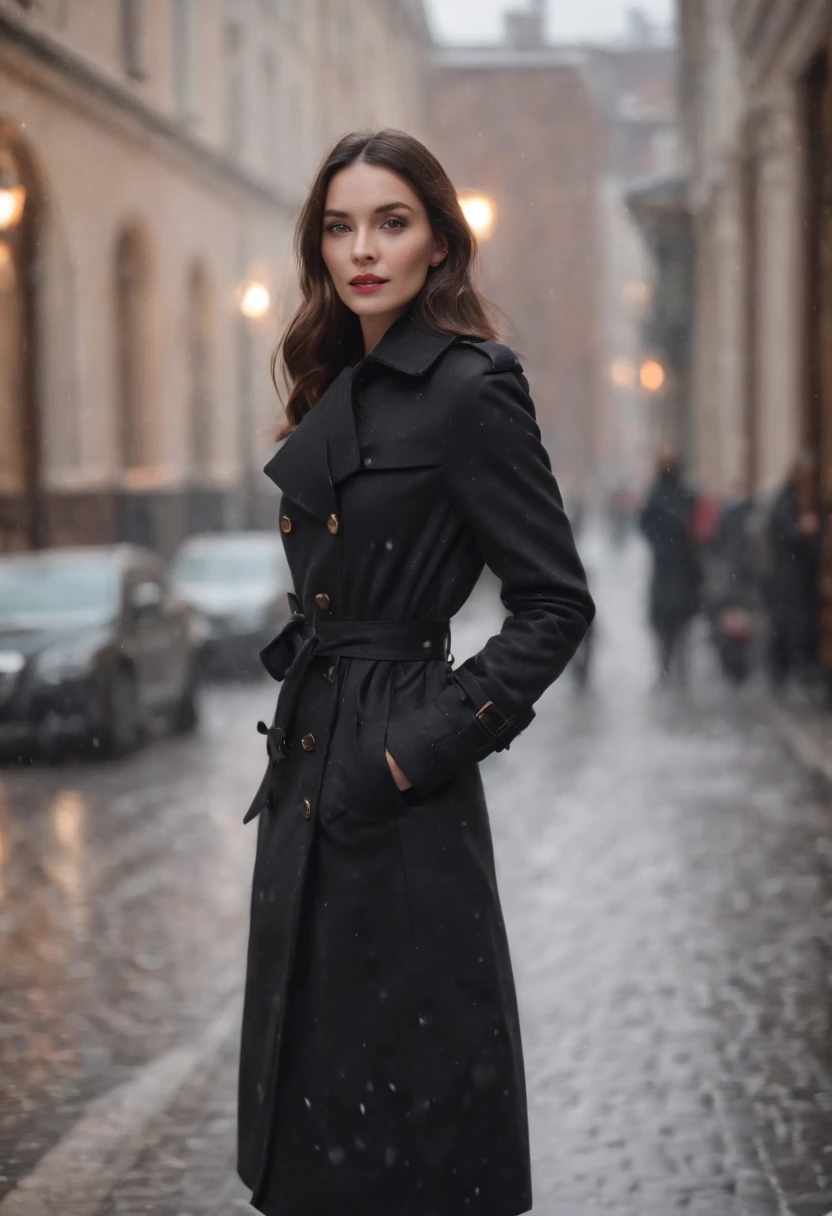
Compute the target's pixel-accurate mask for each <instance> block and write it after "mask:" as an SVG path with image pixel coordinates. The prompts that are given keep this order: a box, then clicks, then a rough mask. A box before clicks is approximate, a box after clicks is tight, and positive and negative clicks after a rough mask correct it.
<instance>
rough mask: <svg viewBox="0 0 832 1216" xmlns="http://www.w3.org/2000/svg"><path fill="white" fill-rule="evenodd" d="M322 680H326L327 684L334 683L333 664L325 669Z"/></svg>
mask: <svg viewBox="0 0 832 1216" xmlns="http://www.w3.org/2000/svg"><path fill="white" fill-rule="evenodd" d="M324 679H325V680H326V682H327V684H334V683H335V665H334V664H333V665H332V667H327V669H326V671H325V672H324Z"/></svg>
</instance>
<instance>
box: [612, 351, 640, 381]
mask: <svg viewBox="0 0 832 1216" xmlns="http://www.w3.org/2000/svg"><path fill="white" fill-rule="evenodd" d="M610 380H612V382H613V384H614V385H615V387H616V388H632V387H633V385H634V384H635V382H636V366H635V364H634V363H633V361H632V359H625V358H619V359H613V361H612V363H611V364H610Z"/></svg>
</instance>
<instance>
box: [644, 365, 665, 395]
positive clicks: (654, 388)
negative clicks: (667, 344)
mask: <svg viewBox="0 0 832 1216" xmlns="http://www.w3.org/2000/svg"><path fill="white" fill-rule="evenodd" d="M638 378H639V381H640V383H641V387H642V388H643V389H644V390H645V391H646V392H648V393H657V392H658V391H659V389H660V388H661V387H662V386H663V384H664V382H665V379H666V376H665V370H664V368H663V367H662V365H661V363H659V361H658V359H645V360H644V362H643V363H642V365H641V367H640V368H639V372H638Z"/></svg>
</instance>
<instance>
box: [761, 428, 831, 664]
mask: <svg viewBox="0 0 832 1216" xmlns="http://www.w3.org/2000/svg"><path fill="white" fill-rule="evenodd" d="M766 532H767V549H768V570H767V574H766V578H765V594H766V604H767V608H768V616H769V639H768V671H769V676H770V678H771V681H772V683H773V684H774V686H775V687H777V688H780V687H782V686H783V685H784V684H786V682H787V681H788V679H789V678H790V677H792V676H797V677H801V678H804V679H805V678H811V676H812V674H813V673H814V672H816V670H817V650H818V615H819V607H820V605H819V576H820V556H821V546H822V543H823V535H822V528H821V510H820V500H819V496H818V489H817V478H816V464H815V459H814V457H813V455H812V454H811V453H809V452H805V453H803V454H802V455H801V456H800V457H798V459H797V461H796V462H795V464H794V467H793V469H792V471H791V473H790V475H789V477H788V479H787V480H786V483H785V485H784V486H783V487H782V489H781V490H780V492H779V493H778V494H777V496H776V497H775V499H774V502H773V503H772V506H771V510H770V513H769V517H768V526H767V529H766Z"/></svg>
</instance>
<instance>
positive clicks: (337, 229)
mask: <svg viewBox="0 0 832 1216" xmlns="http://www.w3.org/2000/svg"><path fill="white" fill-rule="evenodd" d="M326 230H327V232H332V233H334V234H335V236H340V235H341V232H348V231H349V229H348V227H347V225H346V224H345V223H344V222H343V220H336V221H335V223H334V224H327V226H326Z"/></svg>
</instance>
